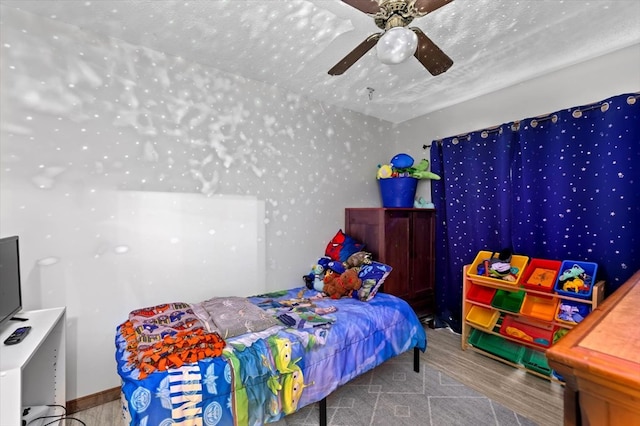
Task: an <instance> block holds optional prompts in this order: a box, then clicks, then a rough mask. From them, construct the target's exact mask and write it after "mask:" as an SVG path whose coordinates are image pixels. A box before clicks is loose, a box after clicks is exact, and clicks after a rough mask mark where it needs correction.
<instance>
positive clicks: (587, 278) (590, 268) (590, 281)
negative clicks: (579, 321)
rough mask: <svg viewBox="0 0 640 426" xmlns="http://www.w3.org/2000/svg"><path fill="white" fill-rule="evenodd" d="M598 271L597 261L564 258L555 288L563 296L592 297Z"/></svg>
mask: <svg viewBox="0 0 640 426" xmlns="http://www.w3.org/2000/svg"><path fill="white" fill-rule="evenodd" d="M597 271H598V264H597V263H593V262H582V261H579V260H563V261H562V266H560V271H559V272H558V278H557V279H556V284H555V286H554V290H555V292H556V293H557V294H560V295H563V296H570V297H575V298H578V299H591V294H592V293H593V286H594V285H595V284H596V272H597Z"/></svg>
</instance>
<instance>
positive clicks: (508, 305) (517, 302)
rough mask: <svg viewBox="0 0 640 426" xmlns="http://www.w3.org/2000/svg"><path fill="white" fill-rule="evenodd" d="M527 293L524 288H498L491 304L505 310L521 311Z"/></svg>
mask: <svg viewBox="0 0 640 426" xmlns="http://www.w3.org/2000/svg"><path fill="white" fill-rule="evenodd" d="M525 294H526V292H525V291H524V290H520V291H507V290H498V291H496V294H495V296H493V300H492V301H491V306H493V307H494V308H496V309H502V310H503V311H509V312H514V313H519V312H520V307H521V306H522V301H523V300H524V295H525Z"/></svg>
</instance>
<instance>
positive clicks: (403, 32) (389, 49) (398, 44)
mask: <svg viewBox="0 0 640 426" xmlns="http://www.w3.org/2000/svg"><path fill="white" fill-rule="evenodd" d="M417 48H418V36H417V35H416V33H414V32H413V31H411V30H410V29H408V28H406V27H394V28H390V29H389V30H387V31H385V33H384V34H383V35H382V37H380V40H378V43H377V44H376V53H377V55H378V59H379V60H380V62H382V63H383V64H387V65H395V64H399V63H401V62H404V61H406V60H407V59H408V58H409V57H410V56H413V54H414V53H416V49H417Z"/></svg>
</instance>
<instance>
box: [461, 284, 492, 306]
mask: <svg viewBox="0 0 640 426" xmlns="http://www.w3.org/2000/svg"><path fill="white" fill-rule="evenodd" d="M495 294H496V289H495V288H491V287H485V286H482V285H478V284H471V286H470V287H469V290H467V299H468V300H471V301H473V302H477V303H483V304H485V305H491V301H492V300H493V296H494V295H495Z"/></svg>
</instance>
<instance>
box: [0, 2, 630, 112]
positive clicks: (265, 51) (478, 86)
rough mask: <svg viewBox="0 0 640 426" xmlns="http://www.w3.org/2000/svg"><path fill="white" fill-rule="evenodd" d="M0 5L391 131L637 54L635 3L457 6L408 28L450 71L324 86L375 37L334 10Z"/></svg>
mask: <svg viewBox="0 0 640 426" xmlns="http://www.w3.org/2000/svg"><path fill="white" fill-rule="evenodd" d="M1 3H2V4H3V5H5V6H9V7H15V8H19V9H22V10H24V11H27V12H30V13H35V14H39V15H43V16H45V17H48V18H51V19H57V20H60V21H62V22H66V23H69V24H72V25H75V26H78V27H81V28H83V29H85V30H87V31H90V32H94V33H97V34H101V35H105V36H110V37H114V38H118V39H121V40H125V41H127V42H129V43H132V44H136V45H142V46H146V47H149V48H152V49H155V50H158V51H162V52H165V53H167V54H170V55H174V56H180V57H183V58H184V59H186V60H188V61H193V62H198V63H202V64H204V65H208V66H211V67H214V68H218V69H220V70H223V71H227V72H229V73H233V74H237V75H240V76H243V77H246V78H250V79H253V80H258V81H263V82H266V83H268V84H271V85H275V86H278V87H280V88H282V89H285V90H287V91H291V92H295V93H299V94H302V95H305V96H308V97H310V98H314V99H318V100H320V101H323V102H326V103H328V104H334V105H339V106H341V107H344V108H347V109H351V110H354V111H358V112H361V113H363V114H367V115H370V116H374V117H377V118H380V119H384V120H387V121H390V122H394V123H399V122H402V121H405V120H408V119H411V118H414V117H417V116H420V115H423V114H427V113H429V112H433V111H435V110H438V109H441V108H446V107H448V106H451V105H454V104H457V103H460V102H464V101H466V100H469V99H472V98H474V97H477V96H480V95H483V94H485V93H489V92H491V91H495V90H498V89H501V88H504V87H508V86H511V85H515V84H518V83H521V82H523V81H526V80H529V79H531V78H535V77H538V76H541V75H544V74H546V73H549V72H552V71H555V70H558V69H561V68H563V67H567V66H570V65H573V64H576V63H579V62H581V61H585V60H588V59H591V58H594V57H597V56H600V55H603V54H606V53H609V52H612V51H615V50H618V49H621V48H624V47H627V46H630V45H634V44H639V43H640V2H639V1H636V0H630V1H625V0H610V1H600V0H598V1H580V0H565V1H545V0H521V1H515V0H455V1H454V2H453V3H450V4H448V5H446V6H444V7H442V8H441V9H439V10H436V11H435V12H433V13H431V14H429V15H427V16H424V17H422V18H418V19H416V20H415V21H414V22H413V23H412V25H411V26H418V27H420V28H421V29H422V30H423V31H424V32H425V33H426V34H427V35H428V36H429V37H430V38H431V39H432V40H433V41H434V42H435V43H436V44H437V45H438V46H439V47H440V48H441V49H442V50H444V51H445V53H447V54H448V55H449V56H450V57H451V58H452V59H453V61H454V65H453V67H452V68H451V69H450V70H449V71H447V72H446V73H444V74H441V75H439V76H437V77H433V76H431V74H429V73H428V72H427V71H426V70H425V69H424V68H423V67H422V66H421V65H420V64H419V63H418V61H417V60H416V59H415V58H410V59H409V60H408V61H406V62H405V63H402V64H400V65H384V64H381V63H380V62H379V61H378V60H377V58H376V56H375V49H372V50H371V51H370V52H369V53H367V54H366V55H365V56H364V57H362V58H361V59H360V60H359V61H358V62H356V64H355V65H354V66H352V67H351V68H350V69H349V70H347V71H346V72H345V73H344V74H343V75H341V76H330V75H328V74H327V71H328V70H329V69H330V68H331V67H332V66H333V65H334V64H335V63H337V62H338V61H339V60H340V59H341V58H342V57H343V56H344V55H346V54H347V53H348V52H350V51H351V50H352V49H353V48H354V47H355V46H357V45H358V44H359V43H360V42H361V41H363V40H364V39H365V38H366V37H367V36H368V35H370V34H372V33H375V32H379V29H378V28H377V27H376V26H375V24H374V22H373V19H372V18H370V17H369V16H367V15H365V14H364V13H362V12H360V11H358V10H356V9H354V8H353V7H351V6H348V5H347V4H344V3H342V2H341V1H339V0H260V1H259V0H210V1H204V0H200V1H173V0H117V1H108V0H97V1H72V0H49V1H30V0H20V1H14V0H2V2H1ZM367 88H373V89H374V91H373V92H372V93H371V97H370V96H369V95H370V90H368V89H367Z"/></svg>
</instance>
